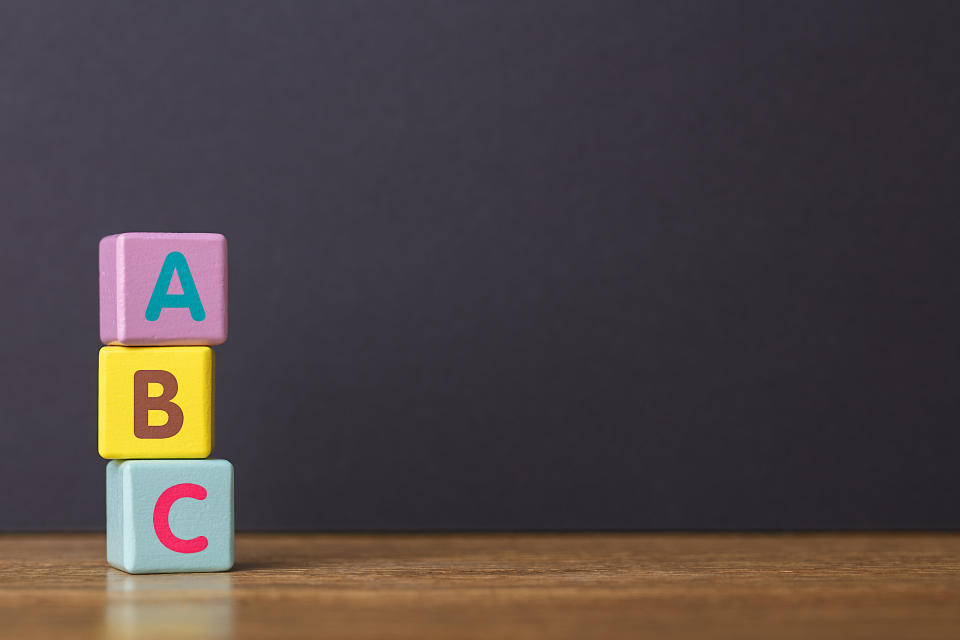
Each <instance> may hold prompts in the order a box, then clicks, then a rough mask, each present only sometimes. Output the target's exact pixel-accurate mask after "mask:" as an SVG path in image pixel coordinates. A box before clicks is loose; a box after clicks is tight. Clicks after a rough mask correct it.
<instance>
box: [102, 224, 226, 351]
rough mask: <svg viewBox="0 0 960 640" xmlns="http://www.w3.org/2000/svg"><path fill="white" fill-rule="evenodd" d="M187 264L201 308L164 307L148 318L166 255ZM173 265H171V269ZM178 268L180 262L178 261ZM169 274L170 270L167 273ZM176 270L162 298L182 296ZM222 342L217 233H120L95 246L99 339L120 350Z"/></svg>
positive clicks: (221, 255)
mask: <svg viewBox="0 0 960 640" xmlns="http://www.w3.org/2000/svg"><path fill="white" fill-rule="evenodd" d="M174 252H179V253H180V254H182V255H183V257H184V258H185V259H186V264H187V267H188V269H189V273H190V276H192V279H193V282H194V284H195V285H196V292H197V295H198V296H199V298H200V301H201V303H202V306H203V314H204V317H203V318H202V319H200V320H197V319H195V317H194V316H195V315H199V314H198V313H197V309H196V308H195V309H190V308H187V307H163V308H162V309H161V310H160V312H159V317H157V319H156V320H148V319H147V307H148V305H149V304H150V300H151V297H153V296H155V291H154V290H155V289H156V288H157V281H158V279H160V275H161V271H162V270H163V267H164V263H165V262H166V261H167V260H168V256H170V254H171V253H174ZM174 262H175V261H173V260H171V262H170V264H171V265H172V264H174ZM179 263H180V264H182V261H180V262H179ZM168 273H169V269H168ZM184 279H185V278H184V274H183V273H181V271H180V269H177V270H176V275H175V276H174V277H173V278H172V279H171V281H170V286H169V287H168V288H167V287H164V286H163V282H161V286H160V287H159V288H160V289H161V290H162V289H166V290H164V291H161V293H169V294H171V295H177V294H183V293H187V291H188V290H189V286H188V285H189V283H186V285H185V284H184V283H183V280H184ZM226 339H227V239H226V238H225V237H223V236H222V235H220V234H219V233H121V234H117V235H113V236H107V237H106V238H103V239H102V240H101V241H100V340H101V341H102V342H103V343H104V344H121V345H141V346H142V345H159V346H162V345H191V344H205V345H213V344H221V343H222V342H224V341H225V340H226Z"/></svg>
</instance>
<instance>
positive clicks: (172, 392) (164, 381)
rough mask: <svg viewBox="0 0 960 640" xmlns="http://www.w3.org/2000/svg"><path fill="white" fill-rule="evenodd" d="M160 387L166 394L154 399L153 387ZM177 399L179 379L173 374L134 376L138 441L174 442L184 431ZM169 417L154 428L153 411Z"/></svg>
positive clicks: (150, 371)
mask: <svg viewBox="0 0 960 640" xmlns="http://www.w3.org/2000/svg"><path fill="white" fill-rule="evenodd" d="M151 382H153V383H155V384H159V385H161V386H162V387H163V392H162V393H161V394H160V395H159V396H153V397H151V396H150V395H148V394H149V389H150V383H151ZM176 395H177V378H176V377H175V376H174V375H173V374H172V373H170V372H169V371H163V370H161V369H142V370H140V371H137V372H135V373H134V374H133V435H135V436H136V437H138V438H144V439H146V438H172V437H173V436H175V435H177V434H178V433H179V432H180V429H181V428H182V427H183V409H181V408H180V405H178V404H176V403H174V402H173V398H174V397H176ZM151 410H153V411H163V412H164V413H166V414H167V421H166V423H164V424H162V425H160V426H154V427H151V426H150V411H151Z"/></svg>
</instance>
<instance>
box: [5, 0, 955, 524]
mask: <svg viewBox="0 0 960 640" xmlns="http://www.w3.org/2000/svg"><path fill="white" fill-rule="evenodd" d="M958 19H960V11H958V9H957V8H955V4H954V3H947V2H944V3H920V4H919V5H909V4H908V3H902V2H898V3H880V2H872V3H859V2H858V3H849V4H838V3H836V2H819V3H811V2H795V3H767V2H755V3H736V2H716V3H712V2H710V3H708V2H699V3H698V2H694V3H649V4H643V3H635V2H622V3H617V2H610V3H605V2H602V3H594V2H589V1H587V0H579V1H577V2H556V1H552V2H541V3H530V2H517V1H513V0H511V1H502V2H462V3H461V2H446V1H437V2H374V3H370V2H352V1H351V2H304V3H293V2H279V3H268V2H197V3H194V2H189V3H171V2H150V3H129V2H111V3H102V2H88V3H75V2H62V3H53V2H25V1H24V2H10V3H4V4H3V5H0V194H2V201H0V216H2V228H0V231H2V233H0V273H2V278H3V297H2V299H3V303H2V307H3V308H2V314H0V341H2V342H0V345H2V360H3V366H2V370H0V385H2V392H0V393H2V396H0V397H2V402H3V412H2V418H0V454H2V457H0V528H2V529H53V528H70V529H73V528H84V529H85V528H101V527H102V526H103V522H104V515H103V492H104V478H103V468H104V465H105V462H104V461H102V460H100V459H99V458H98V456H97V451H96V397H97V395H96V393H97V389H96V387H97V380H96V362H97V349H98V348H99V346H100V345H99V343H98V337H97V241H98V239H99V238H100V237H101V236H103V235H106V234H109V233H116V232H122V231H218V232H222V233H224V234H226V235H227V237H228V238H229V241H230V339H229V340H228V341H227V343H226V344H225V345H223V346H222V347H219V348H217V357H218V370H217V375H218V377H217V385H218V391H217V445H216V449H215V455H216V456H218V457H225V458H227V459H229V460H231V461H232V462H233V463H234V464H235V465H236V470H237V491H238V495H237V501H238V524H239V526H240V527H241V528H263V529H273V528H311V529H312V528H316V529H379V528H385V529H434V528H437V529H448V528H466V529H488V528H506V529H540V528H547V529H553V528H557V529H567V528H574V529H583V528H588V529H593V528H631V529H632V528H644V529H645V528H655V529H665V528H668V529H672V528H683V529H686V528H824V527H826V528H830V527H840V528H846V527H890V528H899V527H957V526H960V498H958V495H957V494H958V488H960V472H958V464H957V460H958V456H960V432H958V426H960V422H958V418H960V411H958V391H960V375H958V365H960V359H958V355H960V354H958V350H957V330H958V320H960V313H958V295H960V287H958V284H960V283H958V278H957V275H956V272H957V264H956V263H957V259H956V247H957V243H958V239H960V238H958V235H960V234H958V227H960V225H958V223H957V216H958V213H960V206H958V205H960V198H958V195H960V188H958V185H960V176H958V167H960V164H958V160H960V157H958V156H960V151H958V143H960V135H958V132H960V128H958V126H957V119H958V118H960V100H958V98H960V88H958V82H957V66H956V65H957V61H958V47H957V44H956V43H957V37H956V25H957V23H958Z"/></svg>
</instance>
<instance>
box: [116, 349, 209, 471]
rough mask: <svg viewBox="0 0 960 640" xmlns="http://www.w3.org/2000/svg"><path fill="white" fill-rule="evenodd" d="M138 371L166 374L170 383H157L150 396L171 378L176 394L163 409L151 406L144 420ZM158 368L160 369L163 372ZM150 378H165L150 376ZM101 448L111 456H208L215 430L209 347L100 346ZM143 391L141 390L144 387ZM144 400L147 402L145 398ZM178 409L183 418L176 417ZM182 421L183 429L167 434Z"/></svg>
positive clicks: (126, 457) (132, 457) (128, 457)
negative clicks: (137, 395) (138, 395)
mask: <svg viewBox="0 0 960 640" xmlns="http://www.w3.org/2000/svg"><path fill="white" fill-rule="evenodd" d="M138 372H146V375H147V376H148V377H149V376H157V375H164V376H166V377H167V379H168V380H167V382H166V383H156V384H154V383H152V382H151V384H152V385H153V387H154V390H149V391H148V393H149V396H150V397H156V396H157V395H158V394H159V393H160V391H159V390H160V389H163V390H166V389H167V386H164V385H166V384H168V383H169V382H171V380H170V379H171V378H172V382H173V384H172V385H170V387H171V389H172V388H173V386H175V388H176V390H175V395H174V396H173V397H172V398H169V399H168V400H167V401H166V402H167V403H168V404H166V405H165V406H166V409H164V410H150V411H149V412H148V419H147V422H146V425H145V426H146V429H145V430H144V429H143V425H144V423H143V422H141V423H140V424H141V425H142V426H141V427H139V429H141V430H140V431H139V432H138V431H137V429H138V427H136V426H135V421H136V419H137V416H138V415H139V416H140V420H143V419H144V418H143V410H144V409H143V406H144V405H143V404H141V405H140V407H141V408H140V410H139V411H140V413H139V414H138V413H137V402H138V401H137V400H136V398H135V393H138V392H137V391H136V390H135V385H134V379H135V377H136V376H138V375H143V374H139V373H138ZM158 372H159V373H158ZM150 379H151V380H154V379H157V380H159V379H160V378H153V377H151V378H150ZM99 380H100V389H99V420H98V450H99V452H100V455H101V456H102V457H104V458H107V459H140V458H205V457H207V456H209V455H210V451H211V449H212V439H213V436H212V433H213V350H212V349H210V348H209V347H118V346H108V347H104V348H102V349H101V350H100V369H99ZM141 391H142V388H141ZM139 402H141V403H142V402H143V399H142V398H141V399H140V400H139ZM171 412H173V413H174V414H175V413H177V412H179V414H180V415H179V416H178V417H171V416H172V414H171ZM171 419H173V420H180V421H181V422H180V428H179V430H178V431H176V432H175V433H173V434H172V435H165V434H164V432H163V431H162V428H163V427H164V425H165V424H166V423H167V422H168V421H169V420H171Z"/></svg>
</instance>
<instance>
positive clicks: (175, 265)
mask: <svg viewBox="0 0 960 640" xmlns="http://www.w3.org/2000/svg"><path fill="white" fill-rule="evenodd" d="M174 271H176V272H177V276H179V277H180V286H181V287H183V293H173V294H171V293H167V292H168V291H169V290H170V282H171V281H172V280H173V272H174ZM183 308H187V309H190V317H191V318H193V319H194V320H196V321H197V322H200V321H201V320H203V319H205V318H206V317H207V314H206V312H205V311H204V310H203V303H202V302H200V294H199V293H197V285H196V284H195V283H194V281H193V274H191V273H190V267H189V266H187V259H186V258H185V257H184V256H183V254H182V253H180V252H179V251H171V252H170V253H168V254H167V257H166V258H164V260H163V266H162V267H160V275H159V276H158V277H157V284H156V286H154V287H153V294H152V295H151V296H150V302H149V303H148V304H147V312H146V314H145V315H146V318H147V320H149V321H151V322H153V321H154V320H159V319H160V311H161V310H163V309H183Z"/></svg>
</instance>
